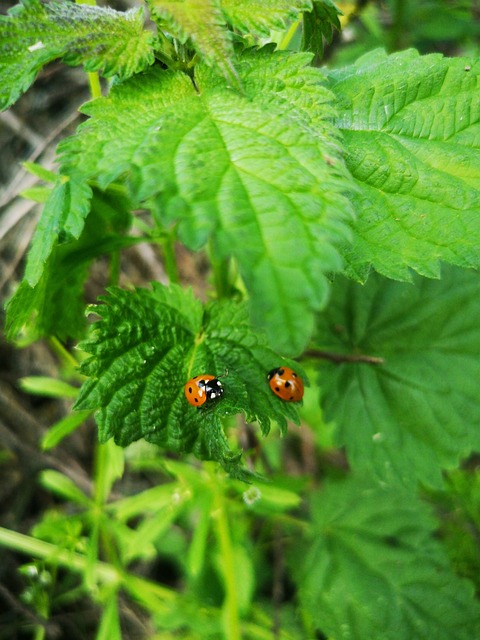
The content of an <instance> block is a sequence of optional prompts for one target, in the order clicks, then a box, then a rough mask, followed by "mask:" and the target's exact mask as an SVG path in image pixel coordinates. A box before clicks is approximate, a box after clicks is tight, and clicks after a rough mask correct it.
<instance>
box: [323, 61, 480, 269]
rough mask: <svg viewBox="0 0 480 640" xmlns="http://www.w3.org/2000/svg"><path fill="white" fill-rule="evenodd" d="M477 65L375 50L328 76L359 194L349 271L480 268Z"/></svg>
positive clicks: (354, 199)
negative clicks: (445, 265) (442, 266)
mask: <svg viewBox="0 0 480 640" xmlns="http://www.w3.org/2000/svg"><path fill="white" fill-rule="evenodd" d="M479 73H480V62H478V61H476V62H474V63H472V61H470V60H467V59H464V58H455V59H448V58H443V57H442V56H440V55H438V54H435V55H429V56H419V55H418V53H417V52H415V51H405V52H402V53H397V54H394V55H392V56H387V55H386V54H384V53H383V52H378V51H376V52H373V53H371V54H368V55H366V56H365V57H363V58H361V59H360V60H359V61H358V62H357V63H356V64H355V65H352V66H350V67H347V68H346V69H343V70H339V71H334V72H332V73H331V76H330V77H331V84H330V87H331V89H332V91H334V93H335V94H336V95H337V108H338V114H339V115H338V118H337V120H336V122H337V125H338V127H339V128H340V129H341V130H342V131H343V134H344V141H345V148H346V162H347V166H348V168H349V169H350V171H351V173H352V175H353V176H354V178H355V181H356V183H357V185H358V191H357V192H356V193H355V194H354V195H353V197H352V202H353V205H354V207H355V209H356V211H357V214H358V221H357V224H356V227H355V238H354V243H353V245H352V247H351V248H350V250H349V251H348V252H347V260H348V262H349V264H350V272H351V274H353V275H354V276H355V277H357V278H360V279H365V277H366V274H367V271H368V268H369V265H370V264H371V265H373V267H374V268H375V269H376V270H377V271H379V272H380V273H383V274H384V275H386V276H388V277H391V278H396V279H402V280H408V279H409V277H410V274H409V270H408V269H409V267H411V268H412V269H415V270H416V271H417V272H418V273H420V274H422V275H426V276H430V277H432V276H433V277H436V276H438V274H439V271H440V261H441V260H444V261H446V262H449V263H452V264H456V265H459V266H464V267H471V266H475V267H478V266H479V265H480V252H479V251H478V246H479V244H480V136H479V131H480V110H479V107H478V105H479V100H480V80H479V78H480V76H479Z"/></svg>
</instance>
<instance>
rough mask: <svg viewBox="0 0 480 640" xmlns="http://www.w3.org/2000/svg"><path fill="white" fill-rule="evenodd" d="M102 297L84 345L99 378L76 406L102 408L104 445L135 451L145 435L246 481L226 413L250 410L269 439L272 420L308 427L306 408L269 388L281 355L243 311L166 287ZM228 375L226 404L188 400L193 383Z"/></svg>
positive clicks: (89, 371) (85, 369)
mask: <svg viewBox="0 0 480 640" xmlns="http://www.w3.org/2000/svg"><path fill="white" fill-rule="evenodd" d="M102 300H103V302H104V304H103V305H102V306H99V307H98V308H97V310H96V312H97V313H98V314H99V315H100V317H101V319H100V321H99V322H97V323H96V324H95V326H94V330H93V333H92V335H91V337H90V338H89V340H87V341H85V342H84V343H82V345H81V348H82V349H84V350H85V351H86V352H88V353H91V354H92V357H90V358H89V359H87V360H86V361H85V362H84V363H83V365H82V368H81V371H82V373H84V374H85V375H87V376H90V377H89V379H88V380H87V381H86V382H85V383H84V385H83V387H82V389H81V391H80V395H79V398H78V400H77V403H76V407H75V408H78V409H92V410H95V411H96V420H97V424H98V427H99V436H100V440H101V441H102V442H105V441H106V440H107V439H108V438H111V437H113V438H114V439H115V442H116V443H117V444H119V445H121V446H127V445H128V444H130V443H131V442H133V441H134V440H138V439H139V438H142V437H143V438H145V439H146V440H147V441H149V442H152V443H154V444H157V445H160V446H162V447H164V448H166V449H169V450H171V451H175V452H191V451H193V452H194V453H195V455H196V456H197V457H199V458H201V459H210V460H216V461H218V462H221V464H222V465H223V466H224V467H225V469H226V470H227V471H228V472H230V473H232V474H234V475H238V474H241V473H242V471H241V467H240V463H239V458H240V454H237V453H235V454H234V453H232V452H231V451H230V450H229V447H228V443H227V440H226V437H225V434H224V431H223V428H222V426H221V422H220V417H225V416H228V415H232V414H236V413H238V412H243V413H244V414H245V416H246V418H247V419H248V420H257V421H258V422H259V424H260V427H261V429H262V431H263V433H265V434H266V433H268V430H269V428H270V421H271V420H275V421H276V422H277V423H278V424H279V425H280V427H281V428H282V429H285V427H286V418H288V419H290V420H293V421H296V422H298V414H297V409H296V407H295V406H293V405H292V404H291V403H285V402H282V401H281V400H280V399H279V398H277V397H276V396H275V395H274V394H273V393H272V392H271V390H270V388H269V386H268V383H267V377H266V374H267V372H268V371H269V369H270V368H272V367H274V366H276V365H278V362H279V357H278V356H277V355H276V354H275V353H274V352H273V351H271V350H270V349H268V348H267V347H266V346H265V345H264V343H262V341H261V340H260V339H259V338H257V337H256V336H255V334H253V332H252V331H251V329H250V326H249V324H248V321H247V314H246V310H245V307H244V306H243V305H238V304H236V303H233V302H231V303H224V304H220V303H216V304H211V305H208V306H207V307H206V308H205V310H204V309H203V308H202V306H201V304H200V303H199V302H198V301H197V300H195V298H194V297H193V295H192V293H191V292H190V291H186V290H184V289H182V288H181V287H177V286H171V287H169V288H165V287H162V286H161V285H158V284H153V290H152V291H148V290H145V289H139V290H137V291H135V292H133V291H130V292H128V291H123V290H121V289H112V290H111V291H110V295H109V296H105V297H104V298H102ZM295 366H296V365H295ZM297 368H298V367H297ZM226 369H228V375H226V376H225V377H224V378H222V384H223V386H224V396H223V397H222V398H221V399H220V400H219V401H217V402H216V403H214V404H212V405H211V406H210V405H208V406H205V407H201V408H197V407H193V406H191V405H190V404H189V403H188V402H187V400H186V398H185V395H184V385H185V384H186V382H187V381H188V380H189V379H190V378H192V377H193V376H195V375H200V374H212V375H221V374H223V372H225V370H226Z"/></svg>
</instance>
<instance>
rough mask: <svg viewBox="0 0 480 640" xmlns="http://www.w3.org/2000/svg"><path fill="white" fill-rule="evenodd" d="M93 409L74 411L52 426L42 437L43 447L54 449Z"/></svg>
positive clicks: (44, 448) (46, 449)
mask: <svg viewBox="0 0 480 640" xmlns="http://www.w3.org/2000/svg"><path fill="white" fill-rule="evenodd" d="M90 414H91V411H74V412H73V413H70V414H69V415H68V416H66V417H65V418H62V419H61V420H59V421H58V422H56V423H55V424H54V425H52V426H51V427H50V429H49V430H48V431H47V433H46V434H45V435H44V436H43V437H42V441H41V447H42V449H43V450H44V451H48V449H53V448H54V447H56V446H57V444H59V442H61V441H62V440H63V439H64V438H66V437H67V436H68V435H70V434H71V433H72V431H74V430H75V429H76V428H77V427H79V426H80V425H81V424H83V423H84V422H85V420H86V419H87V418H88V416H89V415H90Z"/></svg>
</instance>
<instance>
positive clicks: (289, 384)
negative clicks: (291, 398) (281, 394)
mask: <svg viewBox="0 0 480 640" xmlns="http://www.w3.org/2000/svg"><path fill="white" fill-rule="evenodd" d="M291 386H292V383H291V382H289V381H288V380H287V381H286V382H285V389H288V387H291Z"/></svg>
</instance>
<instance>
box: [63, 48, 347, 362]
mask: <svg viewBox="0 0 480 640" xmlns="http://www.w3.org/2000/svg"><path fill="white" fill-rule="evenodd" d="M308 60H309V57H308V56H305V55H292V54H272V53H268V52H264V53H263V54H262V55H259V56H258V59H255V58H254V56H251V55H247V56H246V57H245V59H244V60H243V61H242V64H239V65H238V71H239V75H240V77H241V79H242V82H243V83H244V85H245V95H240V94H238V93H236V92H234V91H230V90H228V89H227V88H226V87H225V85H224V83H223V81H221V80H220V79H219V78H218V77H216V76H215V75H214V74H212V72H211V71H210V70H209V69H208V68H207V67H203V66H199V67H198V68H197V70H196V76H195V81H196V86H197V87H198V88H199V93H198V92H197V91H195V88H194V87H193V85H192V84H191V83H190V81H189V79H188V78H187V77H186V76H185V75H183V74H180V73H168V72H165V71H161V70H156V69H153V70H152V71H151V72H150V73H149V74H145V75H144V76H142V78H141V79H139V78H133V79H131V80H130V81H128V82H125V83H124V84H122V85H119V86H117V87H115V88H114V89H113V90H112V93H111V95H110V96H109V98H106V99H102V100H97V101H94V102H92V103H90V104H89V105H88V106H87V107H85V109H84V110H85V112H86V113H88V114H89V115H90V116H91V118H90V121H89V122H88V123H87V124H86V125H85V126H83V128H82V129H81V130H80V133H79V134H78V136H76V137H73V138H71V139H69V140H67V141H66V142H65V143H64V144H63V146H62V151H63V170H64V171H65V172H66V173H67V174H70V175H76V176H79V178H83V179H87V178H93V177H94V178H95V179H97V180H99V182H100V184H102V186H104V187H105V186H106V185H107V184H109V183H110V182H111V181H112V180H114V179H116V178H118V177H119V176H120V175H122V174H123V175H126V176H127V178H128V179H129V184H130V188H131V192H132V195H133V197H134V198H135V200H136V201H137V202H138V203H139V204H140V203H142V204H143V205H144V206H145V205H146V206H148V207H151V208H152V209H153V212H154V215H155V217H156V219H157V221H158V223H159V224H160V226H164V225H171V224H172V223H178V232H179V237H180V239H181V240H182V241H183V242H184V243H185V244H186V245H187V246H189V247H191V248H192V249H198V248H200V247H202V246H203V245H204V244H205V243H206V241H207V240H208V239H209V238H211V239H212V241H213V246H214V249H215V251H216V252H217V254H218V255H219V256H220V257H226V256H233V257H234V258H236V260H237V261H238V263H239V267H240V271H241V274H242V276H243V278H244V280H245V282H246V284H247V287H248V289H249V291H250V293H251V298H252V310H253V317H254V318H255V320H256V321H257V322H258V323H259V324H260V323H261V325H262V326H265V327H266V328H267V331H268V332H269V336H270V338H271V340H272V341H273V343H274V345H275V346H276V347H277V348H279V349H280V350H282V351H283V352H284V353H289V354H294V353H298V352H299V351H301V349H302V348H303V347H304V345H305V343H306V340H307V339H308V336H309V335H310V332H311V329H312V311H313V310H314V309H319V308H320V307H321V306H322V305H323V303H324V301H325V298H326V295H327V280H326V278H325V273H326V272H331V271H336V270H338V269H339V268H340V267H341V260H340V257H339V254H338V252H337V250H336V248H335V246H336V245H339V244H340V243H342V244H343V243H345V240H346V238H347V237H348V233H349V231H348V228H347V224H346V222H347V220H348V219H349V218H350V215H351V213H350V206H349V203H348V200H347V199H346V198H345V197H344V195H343V191H344V190H345V189H347V188H348V186H349V183H348V182H347V179H346V178H345V176H344V173H343V165H342V163H341V161H340V159H339V152H338V143H337V138H336V135H335V134H334V132H333V130H332V128H331V125H329V124H328V118H329V117H330V116H331V107H330V105H329V104H328V103H327V102H326V100H327V97H328V93H327V92H326V91H325V88H324V87H323V86H322V84H321V83H322V78H323V74H322V73H321V72H315V70H313V69H311V68H307V67H306V66H305V65H306V64H307V62H308ZM275 63H277V66H278V75H273V77H272V74H276V72H275V68H274V66H275ZM274 78H276V81H275V80H274ZM294 87H296V94H295V91H294ZM315 98H317V100H315ZM133 112H135V114H136V117H135V118H132V117H131V114H132V113H133ZM322 116H323V117H322Z"/></svg>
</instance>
